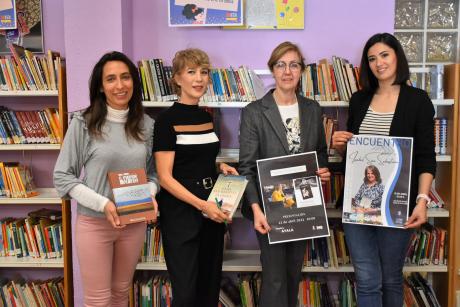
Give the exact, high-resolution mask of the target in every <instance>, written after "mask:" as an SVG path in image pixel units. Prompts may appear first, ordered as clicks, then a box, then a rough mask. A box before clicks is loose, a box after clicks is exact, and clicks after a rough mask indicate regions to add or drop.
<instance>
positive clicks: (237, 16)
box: [168, 0, 243, 27]
mask: <svg viewBox="0 0 460 307" xmlns="http://www.w3.org/2000/svg"><path fill="white" fill-rule="evenodd" d="M242 2H243V0H226V1H215V0H169V5H168V14H169V16H168V20H169V26H170V27H196V26H199V27H200V26H228V25H242V24H243V11H242V6H243V4H242Z"/></svg>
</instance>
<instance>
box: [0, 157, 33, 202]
mask: <svg viewBox="0 0 460 307" xmlns="http://www.w3.org/2000/svg"><path fill="white" fill-rule="evenodd" d="M38 194H39V193H38V192H37V189H36V188H35V184H34V182H33V177H32V173H31V171H30V168H29V167H28V166H27V165H22V164H19V163H18V162H0V198H1V197H12V198H26V197H33V196H37V195H38Z"/></svg>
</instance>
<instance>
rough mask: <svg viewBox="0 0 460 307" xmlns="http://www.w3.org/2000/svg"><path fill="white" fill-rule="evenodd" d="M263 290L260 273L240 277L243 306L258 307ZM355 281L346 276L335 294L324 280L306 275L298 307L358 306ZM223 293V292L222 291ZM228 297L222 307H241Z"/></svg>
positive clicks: (301, 284)
mask: <svg viewBox="0 0 460 307" xmlns="http://www.w3.org/2000/svg"><path fill="white" fill-rule="evenodd" d="M260 288H261V277H260V274H259V273H255V274H245V275H242V276H241V277H240V280H239V289H240V295H241V299H240V302H241V306H243V307H257V306H260V304H259V294H260ZM355 288H356V287H355V281H354V279H353V277H352V276H351V275H345V276H344V278H343V279H342V280H341V281H340V284H339V288H338V291H337V292H336V293H334V292H333V291H332V290H331V287H330V286H329V284H328V282H326V281H325V280H324V279H323V278H317V277H314V276H309V275H304V276H303V277H302V280H301V281H300V282H299V292H298V296H297V306H298V307H335V306H337V307H353V306H356V290H355ZM221 293H222V290H221ZM222 297H226V300H225V303H222V306H225V307H234V306H239V305H238V304H239V303H240V302H236V301H230V302H229V296H226V295H222Z"/></svg>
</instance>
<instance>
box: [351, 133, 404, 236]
mask: <svg viewBox="0 0 460 307" xmlns="http://www.w3.org/2000/svg"><path fill="white" fill-rule="evenodd" d="M412 142H413V140H412V138H407V137H388V136H371V135H355V136H353V137H352V138H351V140H350V141H349V142H348V144H347V156H346V169H345V184H344V196H343V215H342V222H343V223H352V224H364V225H374V226H383V227H395V228H403V227H404V223H405V222H406V221H407V218H408V215H409V199H410V192H411V191H410V179H411V165H412Z"/></svg>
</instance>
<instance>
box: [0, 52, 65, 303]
mask: <svg viewBox="0 0 460 307" xmlns="http://www.w3.org/2000/svg"><path fill="white" fill-rule="evenodd" d="M57 74H58V80H57V90H40V91H0V97H8V98H9V101H10V103H9V104H8V105H9V106H11V107H12V109H14V103H16V102H17V101H20V100H21V98H22V99H24V98H27V99H29V101H32V100H33V101H34V104H35V99H37V101H38V102H37V104H45V102H42V101H46V104H53V105H55V106H56V109H57V110H58V113H59V122H60V124H61V125H60V131H59V135H60V137H61V139H63V136H64V134H65V131H66V129H67V124H68V119H67V92H66V70H65V61H64V59H62V58H61V64H60V65H59V66H58V67H57ZM40 97H42V98H40ZM2 99H4V98H2ZM31 99H32V100H31ZM4 100H5V99H4ZM5 101H6V100H5ZM60 146H61V145H60V144H10V145H4V144H2V145H0V155H1V154H2V153H3V154H6V153H9V152H12V153H13V154H14V155H16V158H17V159H20V157H21V156H22V155H24V154H25V153H27V154H29V155H31V156H32V157H33V155H34V153H35V152H42V151H43V152H45V153H46V152H50V153H53V152H54V153H56V154H57V152H58V151H59V150H60ZM50 156H52V155H50ZM55 156H56V157H57V155H55ZM10 157H11V155H10ZM33 163H34V161H33V159H31V164H32V165H33ZM47 171H49V172H50V176H51V177H52V174H51V172H52V169H49V170H47ZM37 190H38V192H39V193H40V194H39V195H38V196H35V197H30V198H0V208H1V207H2V205H9V206H21V207H27V208H29V207H30V211H33V210H36V209H40V208H41V207H42V206H47V207H49V206H59V207H60V208H61V210H62V242H63V257H62V258H57V259H41V258H31V257H24V258H16V257H0V268H1V269H5V270H17V269H24V270H35V269H40V270H45V272H46V270H47V269H61V270H62V275H61V276H63V279H64V305H65V306H73V273H72V272H73V270H72V243H71V215H70V213H71V209H70V201H64V200H61V198H59V196H58V194H57V191H56V190H55V189H54V188H51V187H46V188H38V189H37ZM0 210H1V209H0ZM1 217H4V216H3V214H2V215H1V216H0V218H1Z"/></svg>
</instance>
